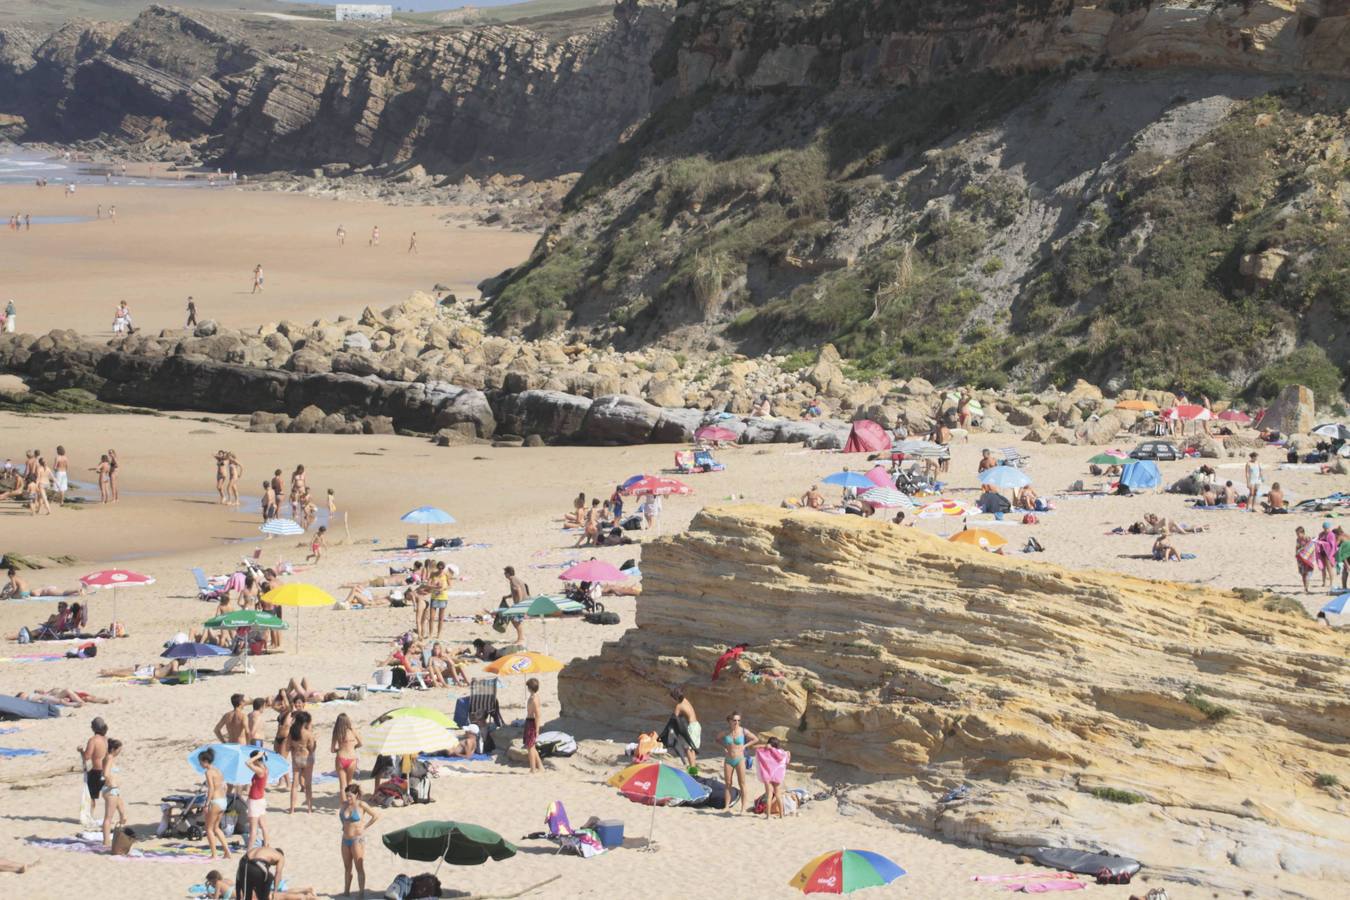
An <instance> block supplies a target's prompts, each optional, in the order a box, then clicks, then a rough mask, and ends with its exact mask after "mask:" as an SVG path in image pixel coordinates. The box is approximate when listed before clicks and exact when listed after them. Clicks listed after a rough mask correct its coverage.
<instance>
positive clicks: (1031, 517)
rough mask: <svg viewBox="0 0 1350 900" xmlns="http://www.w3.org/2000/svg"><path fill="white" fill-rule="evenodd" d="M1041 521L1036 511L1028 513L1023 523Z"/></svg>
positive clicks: (1033, 523)
mask: <svg viewBox="0 0 1350 900" xmlns="http://www.w3.org/2000/svg"><path fill="white" fill-rule="evenodd" d="M1039 521H1040V519H1039V518H1037V517H1036V514H1035V513H1027V514H1026V515H1024V516H1023V517H1022V524H1023V525H1035V524H1036V523H1037V522H1039Z"/></svg>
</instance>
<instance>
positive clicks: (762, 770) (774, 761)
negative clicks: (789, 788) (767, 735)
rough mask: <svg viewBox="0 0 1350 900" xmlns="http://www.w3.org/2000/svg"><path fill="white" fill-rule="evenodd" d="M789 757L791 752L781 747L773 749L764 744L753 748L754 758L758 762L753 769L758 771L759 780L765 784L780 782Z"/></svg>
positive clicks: (790, 757)
mask: <svg viewBox="0 0 1350 900" xmlns="http://www.w3.org/2000/svg"><path fill="white" fill-rule="evenodd" d="M791 759H792V754H791V753H789V752H788V751H786V750H784V749H783V748H782V747H779V748H776V749H775V748H773V747H770V746H768V745H767V744H765V745H761V746H759V747H757V748H755V760H756V762H758V763H759V764H758V765H757V766H756V767H755V769H756V770H757V772H758V773H759V780H760V781H762V782H764V783H765V784H782V783H783V779H784V778H785V777H786V776H787V766H788V761H789V760H791Z"/></svg>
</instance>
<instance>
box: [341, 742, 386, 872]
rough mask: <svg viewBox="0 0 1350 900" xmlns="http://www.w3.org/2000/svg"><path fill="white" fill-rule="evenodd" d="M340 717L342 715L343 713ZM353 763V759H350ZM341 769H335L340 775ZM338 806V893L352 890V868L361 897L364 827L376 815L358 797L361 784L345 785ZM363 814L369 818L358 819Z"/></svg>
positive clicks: (377, 814) (364, 868)
mask: <svg viewBox="0 0 1350 900" xmlns="http://www.w3.org/2000/svg"><path fill="white" fill-rule="evenodd" d="M342 718H346V716H343V717H342ZM353 762H355V760H353ZM341 772H342V770H341V769H339V770H338V774H339V775H340V774H341ZM340 796H341V797H342V805H341V806H339V807H338V820H339V821H340V822H341V823H342V872H343V888H342V895H343V896H344V897H345V896H347V895H348V894H350V893H351V892H352V869H353V868H355V869H356V885H357V887H358V888H359V889H360V891H361V896H362V897H364V896H365V895H366V829H367V828H369V827H371V826H372V825H374V824H375V823H376V822H378V821H379V820H380V814H379V813H377V812H376V811H375V810H373V809H371V808H370V806H368V805H367V804H366V802H365V801H364V800H362V799H361V786H360V785H359V784H349V785H347V786H345V787H344V788H343V789H342V793H341V794H340ZM366 816H370V819H369V820H366V821H362V820H363V819H365V817H366Z"/></svg>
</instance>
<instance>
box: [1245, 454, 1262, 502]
mask: <svg viewBox="0 0 1350 900" xmlns="http://www.w3.org/2000/svg"><path fill="white" fill-rule="evenodd" d="M1246 476H1247V512H1256V511H1257V509H1259V508H1260V503H1259V502H1258V501H1259V499H1260V494H1261V464H1260V463H1259V462H1257V461H1256V454H1255V453H1252V454H1251V455H1250V456H1248V457H1247V466H1246Z"/></svg>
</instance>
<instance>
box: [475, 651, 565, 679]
mask: <svg viewBox="0 0 1350 900" xmlns="http://www.w3.org/2000/svg"><path fill="white" fill-rule="evenodd" d="M562 667H563V664H562V663H561V662H560V661H559V660H556V659H554V658H553V657H551V656H545V655H544V654H542V653H510V654H507V655H506V656H503V657H502V658H500V659H494V660H493V661H492V662H490V663H488V664H487V666H486V668H487V670H488V671H489V672H491V673H492V674H494V675H540V674H542V673H544V672H557V671H560V670H561V669H562Z"/></svg>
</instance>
